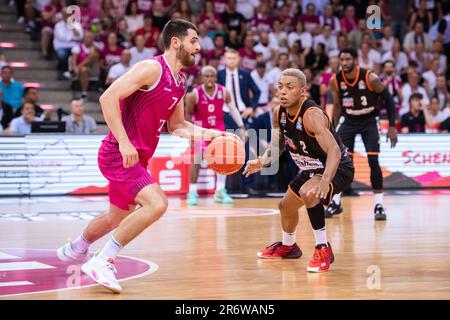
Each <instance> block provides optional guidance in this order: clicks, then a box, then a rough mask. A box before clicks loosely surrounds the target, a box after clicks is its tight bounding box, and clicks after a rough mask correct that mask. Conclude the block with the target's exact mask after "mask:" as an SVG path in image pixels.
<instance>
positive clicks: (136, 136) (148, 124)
mask: <svg viewBox="0 0 450 320" xmlns="http://www.w3.org/2000/svg"><path fill="white" fill-rule="evenodd" d="M150 60H155V61H157V62H158V63H159V64H160V66H161V71H162V72H161V78H160V79H159V81H158V82H156V83H155V84H154V85H153V86H152V88H150V89H147V90H144V89H139V90H137V91H136V92H134V93H133V94H131V95H130V96H128V97H126V98H125V99H123V100H121V101H120V111H121V114H122V121H123V125H124V127H125V130H126V132H127V134H128V138H129V139H130V141H131V143H132V144H133V145H134V147H135V148H136V150H137V151H138V153H139V157H140V159H142V160H143V161H144V162H146V161H147V160H148V159H149V158H150V157H151V156H152V155H153V153H154V152H155V150H156V147H157V145H158V142H159V134H160V131H161V129H162V128H163V126H164V124H165V123H166V121H167V120H168V119H169V118H170V117H171V116H172V114H173V112H174V111H175V108H176V106H177V104H178V103H179V102H180V101H181V99H183V96H184V94H185V92H186V87H185V83H184V82H185V80H186V78H185V76H184V74H183V73H180V74H179V75H178V76H179V79H178V78H177V77H176V76H175V75H174V74H173V73H172V70H171V69H170V67H169V65H168V64H167V62H166V60H165V58H164V56H162V55H160V56H156V57H153V58H151V59H150ZM104 141H106V142H109V145H112V146H115V147H116V148H117V150H118V148H119V147H118V142H117V140H116V138H115V137H114V135H113V134H112V133H111V132H110V133H109V134H108V135H107V136H106V138H105V140H104Z"/></svg>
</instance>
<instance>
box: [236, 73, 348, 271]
mask: <svg viewBox="0 0 450 320" xmlns="http://www.w3.org/2000/svg"><path fill="white" fill-rule="evenodd" d="M306 91H307V87H306V78H305V75H304V74H303V72H301V71H300V70H298V69H292V68H290V69H286V70H284V71H283V72H282V73H281V77H280V80H279V83H278V97H279V99H280V105H279V106H278V107H276V108H275V109H274V111H273V115H274V116H273V131H272V141H271V145H270V148H268V150H267V151H266V152H265V153H264V154H263V155H262V156H261V157H260V158H258V159H255V160H250V161H248V162H247V165H246V167H245V169H244V174H245V175H247V176H248V175H250V174H253V173H255V172H258V171H260V170H262V169H263V167H270V166H271V164H272V163H273V162H274V161H275V160H277V158H278V157H279V155H280V153H281V152H282V151H283V150H284V149H285V147H286V148H287V149H288V151H289V153H290V154H291V157H292V159H293V160H294V162H295V163H296V164H297V166H298V167H299V169H300V171H299V174H298V175H297V176H296V177H295V178H294V180H292V181H291V183H290V184H289V188H288V191H287V192H286V194H285V195H284V198H283V199H282V200H281V202H280V204H279V209H280V213H281V225H282V241H280V242H275V243H273V244H272V245H270V246H268V247H267V248H265V249H264V250H262V251H261V252H258V254H257V256H258V257H259V258H262V259H297V258H300V257H301V255H302V251H301V250H300V248H299V247H298V245H297V244H296V237H295V233H296V229H297V224H298V209H299V208H300V207H301V206H303V205H305V207H306V210H307V212H308V216H309V220H310V221H311V225H312V228H313V231H314V236H315V240H316V247H315V250H314V254H313V258H312V260H311V261H310V262H309V264H308V267H307V270H308V271H309V272H321V271H325V270H328V269H329V267H330V264H331V263H332V262H333V261H334V256H333V251H332V249H331V246H330V244H329V242H328V241H327V235H326V228H325V210H324V206H323V204H328V203H329V202H330V201H331V197H332V196H333V194H335V193H337V192H341V191H342V190H344V189H345V188H347V187H348V186H349V185H350V183H351V182H352V180H353V175H354V168H353V164H352V159H351V158H350V156H349V155H348V154H347V148H346V147H345V146H344V145H343V144H342V142H341V140H340V139H339V137H338V135H337V134H336V132H335V131H334V128H333V126H332V123H331V121H330V119H329V118H328V116H327V115H326V113H325V112H324V111H323V110H322V109H321V108H320V107H319V106H318V105H317V104H316V103H315V102H314V101H313V100H311V99H308V98H307V97H306Z"/></svg>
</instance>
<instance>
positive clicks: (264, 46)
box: [253, 31, 276, 62]
mask: <svg viewBox="0 0 450 320" xmlns="http://www.w3.org/2000/svg"><path fill="white" fill-rule="evenodd" d="M253 50H254V51H255V52H256V53H261V54H262V56H263V58H264V62H268V61H270V60H271V59H272V57H274V56H275V53H276V50H275V49H273V48H271V47H270V46H269V34H268V33H267V32H265V31H263V32H261V33H260V35H259V43H258V44H257V45H256V46H254V47H253Z"/></svg>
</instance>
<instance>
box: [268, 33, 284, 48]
mask: <svg viewBox="0 0 450 320" xmlns="http://www.w3.org/2000/svg"><path fill="white" fill-rule="evenodd" d="M283 39H287V34H286V32H284V31H281V32H280V34H278V35H277V34H275V33H273V32H271V33H269V47H271V48H273V49H277V50H278V49H279V48H280V43H281V41H283Z"/></svg>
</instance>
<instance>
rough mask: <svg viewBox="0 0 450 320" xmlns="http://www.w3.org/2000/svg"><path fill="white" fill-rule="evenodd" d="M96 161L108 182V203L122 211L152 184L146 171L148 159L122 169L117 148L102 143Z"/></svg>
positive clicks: (151, 179)
mask: <svg viewBox="0 0 450 320" xmlns="http://www.w3.org/2000/svg"><path fill="white" fill-rule="evenodd" d="M97 160H98V166H99V168H100V171H101V173H102V174H103V176H104V177H105V178H106V179H107V180H108V181H109V202H110V203H111V204H113V205H115V206H117V207H119V208H120V209H122V210H129V206H130V205H135V204H136V201H135V198H136V196H137V194H138V193H139V192H140V191H141V190H142V189H143V188H144V187H146V186H148V185H150V184H153V183H154V180H153V178H152V176H151V175H150V173H149V172H148V171H147V163H148V159H142V160H141V161H140V162H139V163H137V164H136V165H135V166H133V167H131V168H124V167H123V160H122V155H121V154H120V151H119V149H118V147H117V146H116V145H114V144H112V143H110V142H107V141H104V142H102V145H101V147H100V150H99V152H98V159H97Z"/></svg>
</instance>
